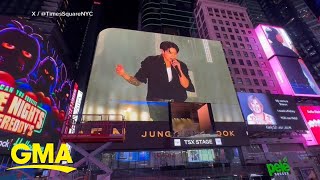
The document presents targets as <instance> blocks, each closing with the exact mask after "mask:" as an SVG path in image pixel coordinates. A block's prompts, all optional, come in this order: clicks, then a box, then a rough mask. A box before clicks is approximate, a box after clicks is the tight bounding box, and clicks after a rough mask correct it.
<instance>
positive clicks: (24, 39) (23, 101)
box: [0, 17, 73, 154]
mask: <svg viewBox="0 0 320 180" xmlns="http://www.w3.org/2000/svg"><path fill="white" fill-rule="evenodd" d="M55 47H56V45H55V44H53V43H52V42H50V41H49V40H48V39H46V38H45V37H44V36H42V34H41V32H40V31H39V30H38V29H37V28H36V27H35V26H32V25H31V24H29V23H28V22H26V21H24V20H21V19H12V18H8V17H0V141H1V142H6V143H5V145H4V146H2V147H0V154H5V153H9V152H10V149H11V147H12V146H13V145H14V144H17V143H24V144H27V145H30V146H31V144H32V143H36V142H38V143H41V145H45V143H48V142H51V143H57V142H58V140H59V135H60V131H61V128H62V127H61V126H62V121H63V119H64V117H65V115H66V112H67V111H68V106H69V103H70V101H71V94H72V88H73V83H72V82H71V81H70V80H68V73H67V70H66V69H67V68H66V66H65V64H64V63H63V60H62V59H61V56H59V52H58V51H57V50H56V49H55Z"/></svg>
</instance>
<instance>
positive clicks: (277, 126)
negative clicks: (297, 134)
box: [238, 93, 307, 132]
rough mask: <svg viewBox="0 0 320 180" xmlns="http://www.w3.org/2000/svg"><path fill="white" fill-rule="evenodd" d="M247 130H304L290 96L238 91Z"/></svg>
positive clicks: (301, 120)
mask: <svg viewBox="0 0 320 180" xmlns="http://www.w3.org/2000/svg"><path fill="white" fill-rule="evenodd" d="M238 98H239V102H240V106H241V109H242V114H243V117H244V119H245V121H246V123H247V125H248V131H249V132H250V131H251V132H255V131H294V130H306V129H307V127H306V126H305V124H304V122H303V119H302V117H301V115H300V113H299V111H298V108H297V106H296V103H295V101H294V99H293V97H291V96H284V95H267V94H261V93H238Z"/></svg>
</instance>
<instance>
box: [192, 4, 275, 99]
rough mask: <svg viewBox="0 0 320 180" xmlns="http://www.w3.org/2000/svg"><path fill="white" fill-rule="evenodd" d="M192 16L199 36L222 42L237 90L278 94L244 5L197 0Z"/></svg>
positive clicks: (273, 76) (272, 74)
mask: <svg viewBox="0 0 320 180" xmlns="http://www.w3.org/2000/svg"><path fill="white" fill-rule="evenodd" d="M195 18H196V22H197V27H198V31H199V36H200V38H204V39H212V40H218V41H221V43H222V46H223V49H224V52H225V56H226V60H227V62H228V66H229V70H230V72H231V76H232V79H233V81H234V85H235V88H236V90H237V91H239V92H257V93H273V94H281V90H280V88H279V85H278V83H277V81H276V78H275V75H274V73H273V72H272V70H271V68H270V65H269V62H268V60H267V58H266V57H265V54H264V52H263V49H262V47H261V44H260V42H259V41H258V38H257V37H256V34H255V32H254V30H253V25H252V23H251V21H250V18H249V16H248V14H247V12H246V8H244V7H241V6H240V5H238V4H234V3H230V2H229V3H225V2H219V1H209V0H199V1H198V2H197V6H196V9H195Z"/></svg>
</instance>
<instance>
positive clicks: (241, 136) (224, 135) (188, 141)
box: [170, 122, 249, 149]
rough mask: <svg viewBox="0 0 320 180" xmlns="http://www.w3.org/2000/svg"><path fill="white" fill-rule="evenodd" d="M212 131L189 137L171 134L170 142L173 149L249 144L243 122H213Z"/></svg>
mask: <svg viewBox="0 0 320 180" xmlns="http://www.w3.org/2000/svg"><path fill="white" fill-rule="evenodd" d="M213 126H214V131H213V133H211V134H210V135H209V134H205V133H200V134H198V135H194V136H189V137H186V136H184V137H177V136H175V135H174V134H173V136H172V137H173V138H171V140H170V143H171V147H172V148H174V149H176V148H177V149H179V148H204V147H207V148H210V147H213V146H215V147H216V146H246V145H248V144H249V137H248V135H247V128H246V124H245V123H244V122H215V123H214V125H213Z"/></svg>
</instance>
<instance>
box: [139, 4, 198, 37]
mask: <svg viewBox="0 0 320 180" xmlns="http://www.w3.org/2000/svg"><path fill="white" fill-rule="evenodd" d="M193 2H194V1H193V0H184V1H179V0H142V1H141V4H140V10H139V28H138V29H139V30H142V31H148V32H158V33H164V34H172V35H180V36H188V37H190V36H191V35H190V34H191V33H190V32H192V31H190V28H191V29H192V30H194V29H195V27H194V26H192V24H193V22H194V19H193V5H194V3H193Z"/></svg>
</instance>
